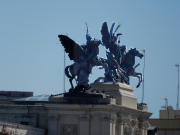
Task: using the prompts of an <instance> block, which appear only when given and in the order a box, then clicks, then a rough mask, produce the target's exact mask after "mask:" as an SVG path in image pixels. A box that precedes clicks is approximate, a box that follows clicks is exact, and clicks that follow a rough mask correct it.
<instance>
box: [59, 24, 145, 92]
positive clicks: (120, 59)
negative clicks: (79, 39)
mask: <svg viewBox="0 0 180 135" xmlns="http://www.w3.org/2000/svg"><path fill="white" fill-rule="evenodd" d="M86 25H87V24H86ZM114 26H115V23H113V24H112V26H111V29H110V31H109V30H108V26H107V22H104V23H103V25H102V29H101V34H102V42H101V40H97V39H95V38H92V37H91V35H90V34H89V32H88V27H87V34H86V43H85V44H83V45H79V44H78V43H76V42H75V41H73V40H72V39H71V38H69V37H68V36H66V35H58V37H59V38H60V41H61V44H62V45H63V46H64V48H65V51H66V53H68V54H69V58H70V60H73V61H74V63H73V64H72V65H70V66H67V67H66V68H65V74H66V76H67V77H68V78H69V81H70V84H71V89H70V92H72V93H73V92H85V91H86V90H88V89H89V85H88V83H89V74H90V73H91V72H92V68H93V67H94V66H101V67H100V69H104V71H105V73H104V77H99V78H98V79H96V80H95V83H100V82H113V83H116V82H122V83H126V84H130V79H129V76H135V77H137V78H138V79H139V82H138V85H137V87H139V86H140V83H141V81H142V74H141V73H136V72H135V68H136V67H137V66H138V65H139V64H138V65H136V66H134V64H135V56H137V57H139V58H142V57H143V54H142V53H140V52H139V51H138V50H136V48H134V49H130V50H129V51H128V52H126V46H125V45H122V46H121V45H120V40H119V39H118V37H119V36H120V35H122V33H118V34H116V31H117V30H118V28H119V27H120V25H118V26H117V28H116V29H115V31H113V29H114ZM100 44H102V45H103V46H105V47H106V49H108V50H109V52H108V51H106V57H107V58H106V59H104V58H101V57H100V56H99V45H100ZM76 76H77V79H76V81H77V86H76V87H75V88H74V86H73V83H72V80H73V79H75V78H76Z"/></svg>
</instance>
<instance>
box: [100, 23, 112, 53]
mask: <svg viewBox="0 0 180 135" xmlns="http://www.w3.org/2000/svg"><path fill="white" fill-rule="evenodd" d="M101 34H102V42H103V45H104V46H106V49H108V48H109V47H110V42H109V39H110V35H109V31H108V26H107V22H104V23H103V25H102V29H101Z"/></svg>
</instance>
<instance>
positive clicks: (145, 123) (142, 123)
mask: <svg viewBox="0 0 180 135" xmlns="http://www.w3.org/2000/svg"><path fill="white" fill-rule="evenodd" d="M139 127H140V128H144V129H147V128H148V127H149V123H148V122H140V123H139Z"/></svg>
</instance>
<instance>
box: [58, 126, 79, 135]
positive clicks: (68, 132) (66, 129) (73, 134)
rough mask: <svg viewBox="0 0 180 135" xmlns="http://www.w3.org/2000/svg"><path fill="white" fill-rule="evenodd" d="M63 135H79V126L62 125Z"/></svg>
mask: <svg viewBox="0 0 180 135" xmlns="http://www.w3.org/2000/svg"><path fill="white" fill-rule="evenodd" d="M61 129H62V135H77V125H62V126H61Z"/></svg>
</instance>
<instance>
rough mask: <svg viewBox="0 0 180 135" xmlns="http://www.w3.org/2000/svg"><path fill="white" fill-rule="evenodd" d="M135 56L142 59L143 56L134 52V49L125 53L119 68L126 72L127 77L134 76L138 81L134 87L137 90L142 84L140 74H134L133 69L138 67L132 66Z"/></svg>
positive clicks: (136, 51)
mask: <svg viewBox="0 0 180 135" xmlns="http://www.w3.org/2000/svg"><path fill="white" fill-rule="evenodd" d="M135 56H137V57H139V58H142V57H143V54H142V53H140V52H139V51H138V50H136V48H134V49H130V50H129V51H128V53H126V56H125V59H124V60H123V61H122V62H121V64H120V67H121V68H122V69H123V70H124V71H125V72H126V76H127V77H129V76H134V77H137V78H138V79H139V83H138V85H137V86H136V88H138V87H139V86H140V84H141V82H142V74H141V73H137V72H135V68H136V67H137V66H138V65H139V64H138V65H136V66H134V64H135Z"/></svg>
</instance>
